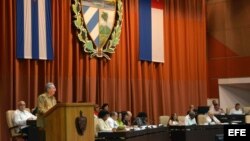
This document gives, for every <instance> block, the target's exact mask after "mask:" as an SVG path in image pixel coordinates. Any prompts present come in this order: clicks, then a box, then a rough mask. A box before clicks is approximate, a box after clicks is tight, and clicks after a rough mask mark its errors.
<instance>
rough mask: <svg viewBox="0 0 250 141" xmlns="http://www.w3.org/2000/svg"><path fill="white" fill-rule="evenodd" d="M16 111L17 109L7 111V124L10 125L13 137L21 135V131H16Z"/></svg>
mask: <svg viewBox="0 0 250 141" xmlns="http://www.w3.org/2000/svg"><path fill="white" fill-rule="evenodd" d="M14 112H15V110H8V111H7V112H6V120H7V125H8V127H9V130H10V134H11V137H16V136H20V135H21V134H20V133H16V131H15V129H16V128H14V124H13V115H14Z"/></svg>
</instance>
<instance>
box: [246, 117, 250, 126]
mask: <svg viewBox="0 0 250 141" xmlns="http://www.w3.org/2000/svg"><path fill="white" fill-rule="evenodd" d="M245 122H246V123H247V124H250V115H246V116H245Z"/></svg>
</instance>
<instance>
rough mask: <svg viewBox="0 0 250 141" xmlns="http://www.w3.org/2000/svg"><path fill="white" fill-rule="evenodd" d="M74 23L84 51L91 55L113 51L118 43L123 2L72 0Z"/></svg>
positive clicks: (101, 55)
mask: <svg viewBox="0 0 250 141" xmlns="http://www.w3.org/2000/svg"><path fill="white" fill-rule="evenodd" d="M72 9H73V12H74V25H75V26H76V28H77V29H78V34H77V36H78V39H79V40H80V42H82V43H83V49H84V52H86V53H89V54H90V56H91V57H105V58H107V59H109V60H110V56H109V55H110V54H112V53H115V48H116V46H117V45H118V44H119V41H120V35H121V25H122V16H123V14H122V11H123V4H122V1H121V0H74V3H73V4H72Z"/></svg>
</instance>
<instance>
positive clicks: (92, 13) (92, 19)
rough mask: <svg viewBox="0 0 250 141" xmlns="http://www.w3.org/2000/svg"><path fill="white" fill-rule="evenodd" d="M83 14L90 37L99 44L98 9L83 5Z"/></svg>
mask: <svg viewBox="0 0 250 141" xmlns="http://www.w3.org/2000/svg"><path fill="white" fill-rule="evenodd" d="M83 15H84V21H85V24H86V26H87V29H88V31H89V33H90V36H91V38H92V39H93V41H94V42H95V44H96V45H98V46H99V9H98V8H95V7H89V6H83Z"/></svg>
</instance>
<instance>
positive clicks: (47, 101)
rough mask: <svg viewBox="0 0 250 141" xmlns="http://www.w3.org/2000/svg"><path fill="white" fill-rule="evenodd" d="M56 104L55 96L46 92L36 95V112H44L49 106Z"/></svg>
mask: <svg viewBox="0 0 250 141" xmlns="http://www.w3.org/2000/svg"><path fill="white" fill-rule="evenodd" d="M55 105H56V98H55V97H54V96H49V95H48V94H47V93H43V94H41V95H39V97H38V102H37V106H38V113H39V114H44V113H46V112H47V111H48V110H49V109H50V108H52V107H53V106H55Z"/></svg>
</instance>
